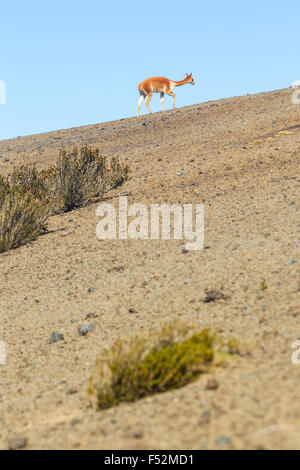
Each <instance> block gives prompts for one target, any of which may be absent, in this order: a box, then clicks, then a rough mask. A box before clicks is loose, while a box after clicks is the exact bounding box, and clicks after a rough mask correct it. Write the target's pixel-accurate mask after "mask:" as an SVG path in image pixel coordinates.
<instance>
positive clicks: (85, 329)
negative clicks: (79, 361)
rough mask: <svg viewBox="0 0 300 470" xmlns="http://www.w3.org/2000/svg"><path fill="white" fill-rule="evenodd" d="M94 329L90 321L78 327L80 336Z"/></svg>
mask: <svg viewBox="0 0 300 470" xmlns="http://www.w3.org/2000/svg"><path fill="white" fill-rule="evenodd" d="M92 331H93V327H92V325H90V324H89V323H86V324H85V325H82V326H81V327H80V328H78V334H79V336H86V335H87V334H88V333H91V332H92Z"/></svg>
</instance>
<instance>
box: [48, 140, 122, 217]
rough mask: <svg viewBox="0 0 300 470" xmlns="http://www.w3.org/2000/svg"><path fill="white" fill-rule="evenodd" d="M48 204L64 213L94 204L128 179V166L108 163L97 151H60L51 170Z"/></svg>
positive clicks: (84, 148) (88, 148)
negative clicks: (49, 202) (51, 201)
mask: <svg viewBox="0 0 300 470" xmlns="http://www.w3.org/2000/svg"><path fill="white" fill-rule="evenodd" d="M52 173H53V177H52V180H51V190H50V193H51V200H53V202H54V205H55V207H57V209H58V210H61V211H63V212H66V211H70V210H72V209H74V208H76V207H81V206H84V205H86V204H88V203H90V202H94V201H97V200H99V199H101V197H103V195H104V194H105V193H107V192H108V191H110V190H111V189H113V188H115V187H117V186H119V185H121V184H122V183H124V182H125V181H126V180H127V179H128V177H129V167H128V165H124V164H121V163H120V162H119V160H118V159H117V158H116V157H113V158H111V159H110V160H108V158H107V157H106V156H101V155H100V152H99V149H98V148H97V149H92V148H90V147H82V148H81V149H79V150H78V149H77V148H74V149H73V150H72V151H71V152H67V151H66V150H62V151H61V152H60V156H59V159H58V162H57V164H56V167H55V168H54V169H52Z"/></svg>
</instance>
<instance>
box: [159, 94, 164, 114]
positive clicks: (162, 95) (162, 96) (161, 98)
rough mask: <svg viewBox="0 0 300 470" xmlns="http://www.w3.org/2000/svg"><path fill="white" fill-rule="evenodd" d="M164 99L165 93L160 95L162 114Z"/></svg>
mask: <svg viewBox="0 0 300 470" xmlns="http://www.w3.org/2000/svg"><path fill="white" fill-rule="evenodd" d="M164 97H165V95H164V93H161V94H160V104H161V112H163V110H164Z"/></svg>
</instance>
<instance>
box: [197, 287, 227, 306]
mask: <svg viewBox="0 0 300 470" xmlns="http://www.w3.org/2000/svg"><path fill="white" fill-rule="evenodd" d="M205 294H206V297H205V298H204V300H203V302H205V303H210V302H215V301H216V300H226V299H227V298H228V296H227V295H225V294H223V292H221V291H218V290H215V289H211V290H209V289H206V290H205Z"/></svg>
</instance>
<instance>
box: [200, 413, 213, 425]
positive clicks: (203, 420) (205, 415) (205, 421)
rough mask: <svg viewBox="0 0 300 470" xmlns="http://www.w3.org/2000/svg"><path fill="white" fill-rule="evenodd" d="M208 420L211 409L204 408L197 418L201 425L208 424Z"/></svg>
mask: <svg viewBox="0 0 300 470" xmlns="http://www.w3.org/2000/svg"><path fill="white" fill-rule="evenodd" d="M210 420H211V411H209V410H205V411H203V413H202V416H201V418H200V420H199V425H200V426H203V425H205V424H208V423H209V422H210Z"/></svg>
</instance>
